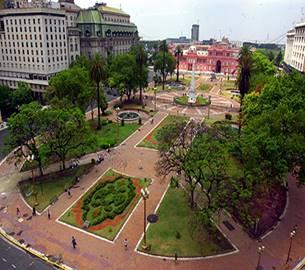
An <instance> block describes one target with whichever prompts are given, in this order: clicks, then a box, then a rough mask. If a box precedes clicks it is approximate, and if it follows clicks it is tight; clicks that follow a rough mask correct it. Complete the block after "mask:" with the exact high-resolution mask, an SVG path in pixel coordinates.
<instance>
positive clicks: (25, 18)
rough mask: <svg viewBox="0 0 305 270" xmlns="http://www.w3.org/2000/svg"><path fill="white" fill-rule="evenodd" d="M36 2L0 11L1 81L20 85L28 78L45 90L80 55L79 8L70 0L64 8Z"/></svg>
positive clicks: (1, 82) (10, 84)
mask: <svg viewBox="0 0 305 270" xmlns="http://www.w3.org/2000/svg"><path fill="white" fill-rule="evenodd" d="M34 3H35V6H36V7H26V8H12V9H3V10H0V60H1V61H0V84H2V85H7V86H9V87H10V88H16V87H17V84H18V82H19V81H25V82H27V83H29V84H30V86H31V88H32V90H33V91H34V92H43V91H45V89H46V87H47V86H48V79H49V78H50V77H52V76H53V75H54V74H56V73H58V72H60V71H62V70H64V69H66V68H68V67H69V64H70V63H71V61H73V59H75V58H76V56H77V55H79V54H80V45H79V32H78V31H77V29H75V18H76V16H77V11H75V9H73V8H71V9H70V10H69V5H67V4H66V3H64V4H61V5H63V7H62V9H59V8H53V7H52V6H49V5H48V4H46V5H43V4H42V5H41V7H37V6H38V1H36V2H34ZM66 5H67V6H66ZM51 7H52V8H51ZM58 7H59V5H58ZM75 12H76V13H75Z"/></svg>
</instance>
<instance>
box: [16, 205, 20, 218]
mask: <svg viewBox="0 0 305 270" xmlns="http://www.w3.org/2000/svg"><path fill="white" fill-rule="evenodd" d="M16 213H17V217H18V218H19V217H20V210H19V207H17V209H16Z"/></svg>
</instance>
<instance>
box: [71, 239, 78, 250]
mask: <svg viewBox="0 0 305 270" xmlns="http://www.w3.org/2000/svg"><path fill="white" fill-rule="evenodd" d="M71 242H72V246H73V248H74V249H75V248H76V246H77V243H76V240H75V238H74V236H72V241H71Z"/></svg>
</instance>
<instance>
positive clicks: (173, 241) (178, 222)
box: [138, 188, 233, 257]
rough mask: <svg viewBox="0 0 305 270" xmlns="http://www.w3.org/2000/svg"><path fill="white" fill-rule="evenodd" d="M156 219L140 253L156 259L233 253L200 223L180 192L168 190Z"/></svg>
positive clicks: (221, 236)
mask: <svg viewBox="0 0 305 270" xmlns="http://www.w3.org/2000/svg"><path fill="white" fill-rule="evenodd" d="M157 215H158V217H159V220H158V222H157V223H155V224H150V226H149V228H148V231H147V236H146V239H147V240H146V243H147V246H149V250H143V249H142V245H143V241H142V242H141V244H140V245H139V247H138V250H139V251H141V252H147V253H149V254H153V255H158V256H167V257H174V255H175V253H177V255H178V257H204V256H211V255H216V254H222V253H226V252H230V251H233V247H232V246H231V244H230V243H229V242H228V241H227V240H226V239H225V238H224V236H223V235H222V234H221V233H220V232H219V231H218V230H217V229H216V228H215V227H214V228H213V230H208V229H207V228H205V226H204V225H203V224H201V223H199V221H198V219H197V218H196V214H195V212H193V211H192V210H191V208H190V207H189V205H188V203H187V199H186V196H185V191H184V190H183V189H177V188H169V190H168V191H167V193H166V195H165V197H164V199H163V201H162V203H161V205H160V208H159V209H158V211H157Z"/></svg>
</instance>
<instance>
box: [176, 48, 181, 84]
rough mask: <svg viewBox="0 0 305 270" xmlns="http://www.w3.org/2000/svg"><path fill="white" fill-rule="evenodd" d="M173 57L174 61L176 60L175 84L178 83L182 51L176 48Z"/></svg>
mask: <svg viewBox="0 0 305 270" xmlns="http://www.w3.org/2000/svg"><path fill="white" fill-rule="evenodd" d="M175 56H176V59H177V61H176V63H177V80H176V82H179V71H180V57H182V56H183V51H182V49H181V47H180V46H178V47H177V48H176V51H175Z"/></svg>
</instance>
